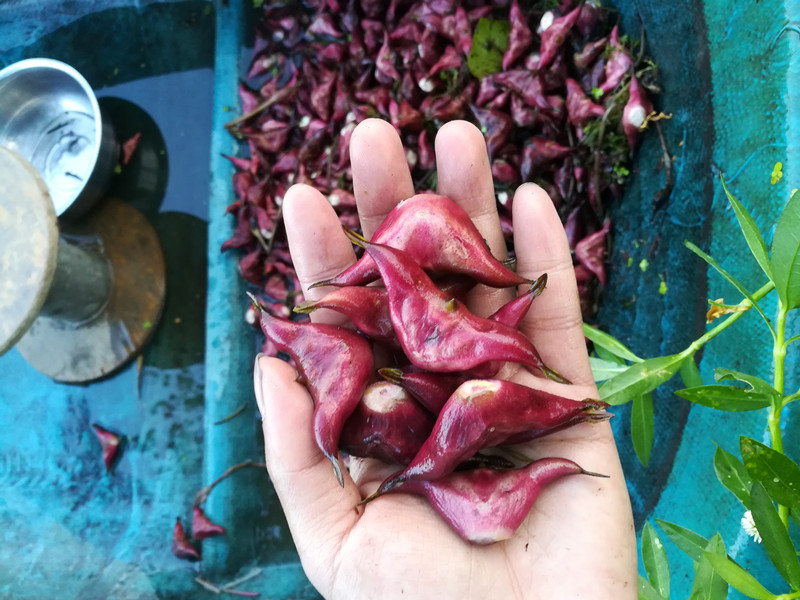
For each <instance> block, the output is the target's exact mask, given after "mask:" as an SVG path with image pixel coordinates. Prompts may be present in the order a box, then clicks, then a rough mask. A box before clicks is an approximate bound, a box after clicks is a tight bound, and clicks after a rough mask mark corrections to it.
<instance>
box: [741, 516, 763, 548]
mask: <svg viewBox="0 0 800 600" xmlns="http://www.w3.org/2000/svg"><path fill="white" fill-rule="evenodd" d="M742 529H744V531H745V533H746V534H747V535H749V536H750V537H752V538H753V540H755V542H756V544H760V543H761V534H760V533H758V529H756V522H755V521H754V520H753V513H752V512H750V511H749V510H748V511H747V512H746V513H744V516H743V517H742Z"/></svg>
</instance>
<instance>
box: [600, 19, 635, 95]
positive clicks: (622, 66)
mask: <svg viewBox="0 0 800 600" xmlns="http://www.w3.org/2000/svg"><path fill="white" fill-rule="evenodd" d="M608 44H609V45H610V46H611V47H612V48H613V51H612V54H611V58H609V59H608V62H607V63H606V67H605V75H606V80H605V81H604V82H603V83H602V84H601V85H600V89H601V90H602V91H603V93H604V94H607V93H608V92H610V91H611V90H613V89H614V88H615V87H617V86H618V85H619V83H620V82H621V81H622V78H623V77H624V76H625V74H626V73H627V72H628V71H630V69H631V67H632V66H633V59H632V58H631V57H630V54H628V51H627V50H626V49H625V47H624V46H623V45H622V43H621V42H620V39H619V26H618V25H615V26H614V29H612V30H611V34H610V35H609V37H608Z"/></svg>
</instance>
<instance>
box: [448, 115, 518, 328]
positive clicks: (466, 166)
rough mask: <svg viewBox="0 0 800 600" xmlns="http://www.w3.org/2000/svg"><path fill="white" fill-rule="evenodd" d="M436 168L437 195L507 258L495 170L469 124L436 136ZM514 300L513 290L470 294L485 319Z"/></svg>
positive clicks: (475, 309)
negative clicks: (452, 204) (461, 211)
mask: <svg viewBox="0 0 800 600" xmlns="http://www.w3.org/2000/svg"><path fill="white" fill-rule="evenodd" d="M436 168H437V172H438V184H437V188H438V189H437V191H438V193H439V194H441V195H442V196H447V197H449V198H450V199H452V200H454V201H455V202H456V203H457V204H458V205H459V206H461V208H463V209H464V210H465V211H466V212H467V214H468V215H469V216H470V218H471V219H472V222H473V223H475V226H476V227H477V228H478V231H480V232H481V235H482V236H483V238H484V239H485V240H486V243H487V244H488V245H489V249H490V250H491V251H492V254H493V255H494V256H495V257H496V258H498V259H500V260H503V259H504V258H506V257H507V256H508V254H507V252H506V244H505V240H504V239H503V233H502V230H501V229H500V217H499V215H498V214H497V202H496V201H495V196H494V183H493V181H492V169H491V166H490V165H489V155H488V153H487V150H486V142H485V140H484V139H483V134H482V133H481V132H480V130H479V129H478V128H477V127H475V126H474V125H472V124H471V123H468V122H466V121H451V122H450V123H446V124H445V125H443V126H442V128H441V129H440V130H439V133H438V134H437V136H436ZM513 296H514V290H513V289H510V288H509V289H496V288H490V287H487V286H484V285H479V286H476V288H475V289H474V290H473V291H472V292H470V294H469V297H468V304H469V307H470V310H472V311H473V312H474V313H475V314H478V315H480V316H483V317H485V316H488V315H490V314H492V313H493V312H494V311H496V310H497V309H498V308H500V307H501V306H502V305H503V304H504V303H505V302H507V301H508V300H510V299H511V298H512V297H513Z"/></svg>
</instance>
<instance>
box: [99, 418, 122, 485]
mask: <svg viewBox="0 0 800 600" xmlns="http://www.w3.org/2000/svg"><path fill="white" fill-rule="evenodd" d="M92 428H93V429H94V432H95V434H96V435H97V439H98V440H100V446H101V447H102V448H103V464H105V466H106V473H107V472H109V471H110V470H111V467H112V466H113V465H114V461H115V460H116V458H117V453H118V452H119V448H120V444H121V442H122V438H121V437H120V436H119V435H118V434H116V433H114V432H113V431H109V430H108V429H105V428H104V427H101V426H100V425H97V424H96V423H95V424H94V425H92Z"/></svg>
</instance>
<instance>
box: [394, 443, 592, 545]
mask: <svg viewBox="0 0 800 600" xmlns="http://www.w3.org/2000/svg"><path fill="white" fill-rule="evenodd" d="M581 473H586V471H584V470H583V469H581V467H579V466H578V465H577V464H575V463H574V462H572V461H571V460H567V459H564V458H543V459H540V460H537V461H534V462H532V463H531V464H530V465H528V466H526V467H523V468H521V469H514V470H511V471H494V470H490V469H475V470H473V471H462V472H457V473H452V474H450V475H448V476H447V477H443V478H442V479H437V480H435V481H425V480H416V481H409V482H408V483H407V484H406V485H404V486H403V487H402V491H403V492H408V493H413V494H420V495H422V496H425V497H426V498H427V499H428V501H429V502H430V503H431V505H432V506H433V508H434V509H435V510H436V512H438V513H439V514H440V515H441V516H442V518H443V519H444V520H445V521H447V523H449V524H450V526H451V527H452V528H453V529H454V530H455V531H456V533H458V535H460V536H461V537H462V538H464V539H465V540H466V541H468V542H472V543H473V544H492V543H494V542H500V541H502V540H507V539H509V538H511V537H512V536H513V535H514V533H515V532H516V530H517V529H518V528H519V526H520V525H521V524H522V522H523V521H524V520H525V517H527V516H528V513H529V512H530V510H531V507H532V506H533V504H534V502H536V499H537V498H538V497H539V493H540V492H541V490H542V488H543V487H544V486H545V485H547V484H548V483H550V482H552V481H555V480H556V479H560V478H561V477H565V476H567V475H577V474H581ZM587 474H588V473H587Z"/></svg>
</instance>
